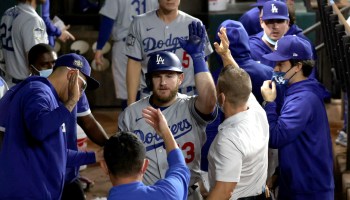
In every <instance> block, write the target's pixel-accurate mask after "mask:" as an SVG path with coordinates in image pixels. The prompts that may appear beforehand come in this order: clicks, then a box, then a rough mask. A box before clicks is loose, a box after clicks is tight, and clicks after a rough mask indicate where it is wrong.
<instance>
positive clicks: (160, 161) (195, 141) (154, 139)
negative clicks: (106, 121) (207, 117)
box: [118, 93, 208, 186]
mask: <svg viewBox="0 0 350 200" xmlns="http://www.w3.org/2000/svg"><path fill="white" fill-rule="evenodd" d="M149 100H150V96H148V97H145V98H143V99H141V100H139V101H137V102H135V103H133V104H131V105H130V106H129V107H127V108H126V109H125V110H124V112H122V113H121V114H120V115H119V118H118V127H119V130H121V131H130V132H133V133H135V134H136V135H137V136H138V137H139V138H140V139H141V141H142V142H143V144H144V145H145V148H146V157H147V159H149V165H148V167H147V171H146V173H145V175H144V177H143V182H144V183H145V184H146V185H153V184H154V183H155V182H156V181H157V180H159V179H163V178H165V172H166V170H167V169H168V163H167V153H166V150H165V148H164V142H163V140H162V139H161V138H160V137H159V136H158V135H157V134H156V132H155V130H154V129H153V128H152V127H151V126H150V125H149V124H147V122H146V121H145V119H144V118H143V117H142V109H143V108H146V107H147V106H150V103H149ZM195 100H196V97H195V96H191V97H190V96H187V95H184V94H180V93H178V94H177V100H176V102H175V103H174V104H172V105H171V106H169V107H168V108H166V109H165V110H163V111H162V113H163V115H164V116H165V118H166V119H167V121H168V125H169V127H170V130H171V132H172V134H173V135H174V138H175V140H176V142H177V144H178V145H179V148H180V149H181V150H182V152H183V154H184V157H185V161H186V163H187V166H188V167H189V169H190V171H191V180H190V186H191V185H193V184H194V183H196V182H198V180H199V179H200V167H199V165H200V158H201V157H200V156H201V148H202V146H203V144H204V142H205V140H206V135H205V128H206V125H207V123H208V122H206V121H204V120H203V119H202V118H201V117H200V116H199V115H198V113H197V112H196V111H195V106H194V103H195Z"/></svg>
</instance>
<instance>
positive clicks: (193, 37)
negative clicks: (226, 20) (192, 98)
mask: <svg viewBox="0 0 350 200" xmlns="http://www.w3.org/2000/svg"><path fill="white" fill-rule="evenodd" d="M188 30H189V39H188V40H184V39H180V45H181V47H182V48H183V49H184V50H185V51H186V52H187V53H188V54H190V56H191V57H192V60H193V68H194V74H195V76H194V78H195V84H196V89H197V93H198V97H197V100H196V103H195V106H196V108H197V109H198V111H199V112H201V113H203V114H210V113H212V112H213V111H214V109H215V105H216V90H215V84H214V81H213V78H212V76H211V74H210V72H209V69H208V66H207V64H206V62H205V59H204V57H205V54H204V46H205V42H206V31H205V27H204V25H202V24H201V22H195V21H193V22H192V23H191V24H189V26H188Z"/></svg>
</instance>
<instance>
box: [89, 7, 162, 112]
mask: <svg viewBox="0 0 350 200" xmlns="http://www.w3.org/2000/svg"><path fill="white" fill-rule="evenodd" d="M157 8H158V1H157V0H106V1H105V3H104V5H103V7H102V8H101V10H100V14H101V15H102V19H101V25H100V32H99V35H98V40H97V48H96V49H97V50H96V53H95V60H96V64H97V65H102V64H103V60H102V51H101V50H102V48H103V46H104V45H105V44H106V42H107V40H108V38H109V36H110V34H111V33H112V40H113V49H112V72H113V79H114V86H115V93H116V97H117V99H122V100H125V102H123V105H124V106H122V107H125V106H126V100H127V98H128V97H127V91H126V80H125V76H126V65H127V61H128V58H127V57H126V55H125V40H126V36H127V34H128V30H129V27H130V24H131V22H132V20H133V18H134V16H136V15H140V14H143V13H146V12H148V11H150V10H154V9H157Z"/></svg>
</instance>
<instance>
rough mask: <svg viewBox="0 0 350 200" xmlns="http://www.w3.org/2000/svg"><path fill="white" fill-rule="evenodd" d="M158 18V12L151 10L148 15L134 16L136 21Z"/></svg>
mask: <svg viewBox="0 0 350 200" xmlns="http://www.w3.org/2000/svg"><path fill="white" fill-rule="evenodd" d="M154 16H157V10H151V11H148V12H146V13H143V14H140V15H136V16H134V19H133V20H134V21H143V20H148V19H149V18H151V17H154Z"/></svg>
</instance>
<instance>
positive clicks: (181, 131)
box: [118, 22, 217, 199]
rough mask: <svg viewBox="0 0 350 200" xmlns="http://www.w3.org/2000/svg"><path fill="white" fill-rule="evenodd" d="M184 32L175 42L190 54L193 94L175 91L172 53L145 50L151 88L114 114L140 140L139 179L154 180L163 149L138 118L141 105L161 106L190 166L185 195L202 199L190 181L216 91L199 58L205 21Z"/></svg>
mask: <svg viewBox="0 0 350 200" xmlns="http://www.w3.org/2000/svg"><path fill="white" fill-rule="evenodd" d="M189 33H190V35H189V40H180V44H181V47H182V48H183V49H184V50H185V51H186V52H187V53H188V54H189V55H190V56H191V57H192V59H193V63H194V74H195V75H194V79H195V80H194V81H195V83H196V84H195V85H196V88H197V92H198V95H194V96H188V95H185V94H180V93H178V88H179V86H180V84H181V83H182V81H183V80H184V73H183V70H182V65H181V62H180V60H179V58H178V57H177V56H176V55H175V54H174V53H171V52H166V51H160V52H156V53H153V54H151V55H150V58H149V61H148V65H147V70H148V72H147V74H146V83H147V87H148V89H149V90H150V91H152V92H153V94H152V95H151V96H148V97H145V98H143V99H141V100H139V101H137V102H136V103H133V104H131V105H130V106H129V107H127V108H126V109H125V111H124V112H123V113H121V115H120V116H119V119H118V127H119V130H120V131H130V132H134V133H135V134H136V135H137V136H138V137H139V138H140V139H141V141H142V142H143V144H144V146H145V148H146V157H147V159H149V166H148V168H147V171H146V173H145V175H144V179H143V182H144V183H145V184H146V185H153V184H154V183H155V182H156V181H157V180H159V179H163V178H165V172H166V170H167V169H168V164H167V154H166V151H165V149H164V142H163V140H162V139H161V138H160V137H159V136H157V134H156V133H155V132H154V130H153V129H152V127H151V126H149V125H148V124H147V122H146V121H145V119H143V117H142V109H144V108H146V107H147V106H152V107H154V108H160V109H161V110H162V113H163V115H164V116H165V118H166V120H167V121H168V125H169V127H170V130H171V132H172V134H173V135H174V138H175V140H176V142H177V143H178V144H179V148H180V149H181V150H182V152H183V154H184V155H185V161H186V164H187V166H188V167H189V168H190V171H191V180H190V184H189V191H188V195H189V196H188V199H201V197H200V195H199V191H198V190H196V188H197V186H196V185H195V184H196V183H197V182H198V181H200V168H199V166H200V158H201V148H202V146H203V144H204V142H205V140H206V135H205V128H206V125H207V124H208V123H210V122H211V121H213V120H214V119H215V117H216V115H217V110H216V106H215V105H216V92H215V85H214V82H213V78H212V77H211V74H210V72H209V69H208V67H207V65H206V63H205V60H204V57H205V53H204V45H205V42H206V34H205V29H204V26H202V25H201V23H199V22H197V23H196V22H195V23H192V24H191V25H190V26H189ZM195 190H196V191H195Z"/></svg>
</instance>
